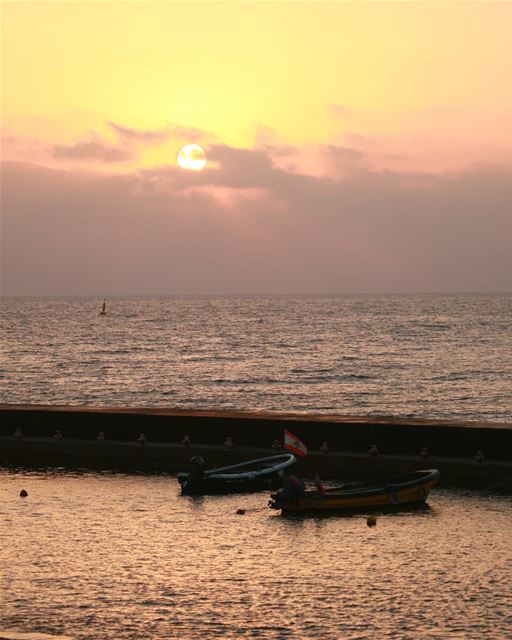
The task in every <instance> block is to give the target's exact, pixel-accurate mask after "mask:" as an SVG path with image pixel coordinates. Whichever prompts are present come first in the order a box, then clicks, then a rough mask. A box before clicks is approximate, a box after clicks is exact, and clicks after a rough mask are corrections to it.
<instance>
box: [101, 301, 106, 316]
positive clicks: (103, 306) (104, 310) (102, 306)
mask: <svg viewBox="0 0 512 640" xmlns="http://www.w3.org/2000/svg"><path fill="white" fill-rule="evenodd" d="M106 315H107V303H106V302H105V300H103V304H102V305H101V311H100V316H106Z"/></svg>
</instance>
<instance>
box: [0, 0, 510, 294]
mask: <svg viewBox="0 0 512 640" xmlns="http://www.w3.org/2000/svg"><path fill="white" fill-rule="evenodd" d="M1 11H2V21H1V27H2V44H1V47H2V49H1V53H2V55H1V65H2V68H1V70H2V80H1V82H2V85H1V88H2V114H1V115H2V161H4V163H5V166H4V173H3V175H4V177H3V187H4V191H5V195H4V196H3V201H2V226H3V229H2V242H3V257H2V261H3V262H2V281H3V292H7V293H14V294H16V293H27V294H30V293H54V292H59V293H76V292H86V293H96V292H101V293H102V294H103V293H105V294H108V293H109V292H114V293H115V292H128V293H129V292H133V293H145V292H148V293H155V292H156V293H173V292H176V293H187V292H192V293H194V292H196V293H205V292H206V293H208V292H221V293H222V292H259V291H263V292H267V291H270V290H272V291H276V292H281V291H298V292H300V291H306V292H307V291H349V292H350V291H394V290H398V291H416V290H421V291H434V290H451V291H456V290H469V291H474V290H485V291H491V290H504V289H507V290H509V289H510V282H512V265H511V259H510V257H509V256H510V251H509V248H508V244H509V242H508V241H506V239H509V238H510V236H511V235H512V229H511V224H512V222H511V215H510V207H509V206H508V204H507V203H509V202H510V200H511V199H512V194H511V193H510V183H511V180H510V178H511V175H510V173H511V167H512V90H511V84H510V78H511V77H512V39H511V38H510V33H509V32H510V25H511V24H512V2H492V1H487V0H486V1H485V2H435V1H433V0H432V1H430V0H428V1H424V2H412V1H410V2H406V1H404V2H386V1H379V2H358V1H353V2H320V1H311V2H259V1H258V2H245V1H239V2H216V1H215V0H211V1H208V2H193V1H189V0H187V1H186V2H151V1H144V2H128V1H126V2H102V1H98V2H92V1H82V2H74V1H72V0H71V1H66V2H45V1H44V0H43V1H37V2H30V1H27V2H10V1H7V2H5V1H4V2H2V3H1ZM188 143H200V144H202V145H203V146H204V147H205V149H206V152H207V155H208V164H207V167H206V169H205V170H203V171H201V172H197V173H195V172H187V171H185V170H183V169H181V168H179V167H177V166H176V155H177V152H178V150H179V149H180V148H181V147H182V146H183V145H185V144H188ZM9 161H10V162H9ZM50 169H51V171H49V170H50ZM191 173H194V175H190V174H191ZM50 185H51V189H50ZM70 203H71V204H70ZM85 204H87V207H86V209H83V207H85ZM149 214H151V215H149ZM42 237H44V238H45V245H44V247H42V244H41V243H42V240H41V238H42ZM77 238H79V239H80V242H79V243H78V244H77ZM214 239H216V242H217V244H216V246H215V248H213V249H212V248H211V247H212V246H213V245H212V242H213V240H214ZM313 240H314V243H315V248H314V251H312V249H311V242H312V241H313ZM141 243H142V247H143V248H142V249H141V248H140V246H141ZM67 246H73V252H71V253H69V252H68V253H66V251H67V249H66V247H67ZM219 251H221V253H220V254H219V253H218V252H219ZM102 252H103V253H102ZM105 252H108V253H109V256H110V259H111V262H110V264H109V270H108V272H106V271H105V269H100V268H99V266H98V265H99V263H101V262H102V255H104V253H105ZM116 252H117V253H116ZM134 253H135V254H137V255H138V258H139V264H137V265H135V264H134V263H133V261H130V259H129V257H130V256H132V255H133V254H134ZM268 255H273V256H276V257H275V260H274V261H272V260H271V261H269V259H268V257H265V256H268ZM198 260H199V261H198ZM69 261H71V263H72V265H73V266H72V268H70V269H66V270H65V273H63V269H62V263H63V262H66V263H67V262H69ZM354 264H357V265H358V268H357V270H354V269H353V268H352V267H351V265H354ZM116 265H117V266H116ZM276 273H278V274H279V275H278V276H276ZM507 283H508V284H507Z"/></svg>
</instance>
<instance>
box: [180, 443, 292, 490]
mask: <svg viewBox="0 0 512 640" xmlns="http://www.w3.org/2000/svg"><path fill="white" fill-rule="evenodd" d="M296 460H297V459H296V458H295V456H294V455H293V454H292V453H283V454H279V455H276V456H269V457H267V458H257V459H255V460H248V461H247V462H240V463H238V464H233V465H230V466H228V467H219V468H217V469H210V470H205V469H204V460H203V458H201V456H194V457H193V458H191V460H190V469H189V471H188V473H179V474H178V482H179V483H180V485H181V493H182V494H183V495H205V494H212V493H220V494H222V493H224V494H225V493H242V492H243V493H246V492H250V491H264V490H265V489H278V488H279V487H282V486H283V479H284V472H285V469H288V468H289V467H291V465H292V464H294V463H295V462H296Z"/></svg>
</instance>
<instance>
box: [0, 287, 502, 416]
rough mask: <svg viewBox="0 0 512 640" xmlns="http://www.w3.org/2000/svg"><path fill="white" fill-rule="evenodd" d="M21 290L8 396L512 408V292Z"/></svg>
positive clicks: (2, 382) (10, 324) (8, 355)
mask: <svg viewBox="0 0 512 640" xmlns="http://www.w3.org/2000/svg"><path fill="white" fill-rule="evenodd" d="M101 303H102V300H101V299H98V298H53V299H50V298H10V299H4V300H3V302H2V327H1V333H2V347H3V355H2V362H1V364H2V374H1V378H0V401H1V402H10V403H45V404H85V405H118V406H159V407H180V408H185V409H187V408H189V409H195V408H209V409H211V408H216V409H241V410H253V411H295V412H304V413H308V412H317V413H318V412H320V413H336V414H344V415H386V416H404V417H426V418H451V419H468V420H492V421H508V420H511V419H512V402H511V397H512V295H453V296H448V295H445V296H436V295H389V296H384V295H382V296H377V295H373V296H371V295H354V296H336V297H320V296H301V297H290V296H288V297H278V296H274V297H240V298H237V297H161V298H158V297H157V298H147V297H130V298H110V299H108V300H107V311H108V313H107V315H106V316H104V317H100V316H99V311H100V308H101Z"/></svg>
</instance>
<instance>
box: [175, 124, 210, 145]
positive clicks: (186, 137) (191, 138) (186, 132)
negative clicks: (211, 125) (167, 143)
mask: <svg viewBox="0 0 512 640" xmlns="http://www.w3.org/2000/svg"><path fill="white" fill-rule="evenodd" d="M171 136H172V137H173V138H174V139H175V140H182V141H184V142H203V141H204V140H215V138H216V136H215V135H214V134H213V133H211V132H210V131H206V130H205V129H196V128H195V127H183V126H181V125H177V124H176V125H173V126H172V127H171Z"/></svg>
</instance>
